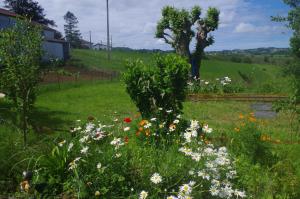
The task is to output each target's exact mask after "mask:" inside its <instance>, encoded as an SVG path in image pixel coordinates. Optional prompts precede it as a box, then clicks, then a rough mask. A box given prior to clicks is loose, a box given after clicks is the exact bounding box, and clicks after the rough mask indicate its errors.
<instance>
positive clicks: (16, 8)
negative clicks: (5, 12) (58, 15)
mask: <svg viewBox="0 0 300 199" xmlns="http://www.w3.org/2000/svg"><path fill="white" fill-rule="evenodd" d="M4 3H5V7H6V8H8V9H10V10H11V11H13V12H15V13H17V14H19V15H21V16H24V17H27V18H30V19H31V20H33V21H36V22H38V23H40V24H44V25H46V26H48V25H50V26H55V22H54V21H53V20H50V19H47V18H46V14H45V13H44V8H42V7H41V6H40V5H39V3H38V2H36V1H33V0H5V1H4Z"/></svg>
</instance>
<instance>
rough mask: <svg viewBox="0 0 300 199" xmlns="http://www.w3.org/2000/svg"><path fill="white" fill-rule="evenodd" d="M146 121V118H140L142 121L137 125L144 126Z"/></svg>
mask: <svg viewBox="0 0 300 199" xmlns="http://www.w3.org/2000/svg"><path fill="white" fill-rule="evenodd" d="M147 123H148V121H147V120H142V121H140V123H139V125H140V126H144V125H145V124H147Z"/></svg>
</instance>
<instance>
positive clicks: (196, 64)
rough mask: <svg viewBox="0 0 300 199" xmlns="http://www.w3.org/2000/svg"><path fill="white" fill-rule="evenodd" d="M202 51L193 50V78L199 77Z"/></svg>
mask: <svg viewBox="0 0 300 199" xmlns="http://www.w3.org/2000/svg"><path fill="white" fill-rule="evenodd" d="M202 54H203V53H202V52H195V53H194V55H193V56H192V63H191V64H192V76H193V78H197V79H199V78H201V76H200V75H201V74H200V69H201V61H202Z"/></svg>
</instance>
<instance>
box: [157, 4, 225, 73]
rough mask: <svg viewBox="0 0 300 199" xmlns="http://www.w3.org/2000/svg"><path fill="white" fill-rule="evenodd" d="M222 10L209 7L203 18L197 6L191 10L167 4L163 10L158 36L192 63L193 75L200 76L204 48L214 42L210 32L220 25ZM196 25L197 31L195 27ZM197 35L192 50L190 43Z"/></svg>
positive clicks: (158, 25)
mask: <svg viewBox="0 0 300 199" xmlns="http://www.w3.org/2000/svg"><path fill="white" fill-rule="evenodd" d="M219 15H220V12H219V10H217V9H216V8H209V9H208V10H207V14H206V16H205V17H203V18H201V8H200V7H199V6H195V7H193V8H192V10H191V11H190V12H189V11H188V10H185V9H177V8H174V7H171V6H166V7H164V8H163V10H162V18H161V20H160V21H159V22H158V24H157V27H156V38H161V39H164V41H165V42H166V43H167V44H170V45H171V46H172V47H173V48H174V49H175V51H176V53H177V54H179V55H181V56H184V57H186V58H187V59H188V61H189V62H190V63H191V64H192V76H195V77H197V78H198V77H200V67H201V61H202V58H203V56H204V49H205V48H206V47H208V46H210V45H212V44H213V43H214V38H213V36H212V35H210V33H211V32H212V31H215V30H216V29H217V28H218V25H219ZM194 26H195V27H196V32H195V31H194V30H193V27H194ZM194 37H195V39H196V46H195V49H194V50H193V51H191V50H190V44H191V41H192V39H193V38H194Z"/></svg>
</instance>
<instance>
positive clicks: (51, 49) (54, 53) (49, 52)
mask: <svg viewBox="0 0 300 199" xmlns="http://www.w3.org/2000/svg"><path fill="white" fill-rule="evenodd" d="M43 50H44V51H45V55H44V58H43V59H45V60H49V59H51V58H54V59H56V58H58V59H64V52H63V44H62V43H55V42H49V41H44V42H43Z"/></svg>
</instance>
